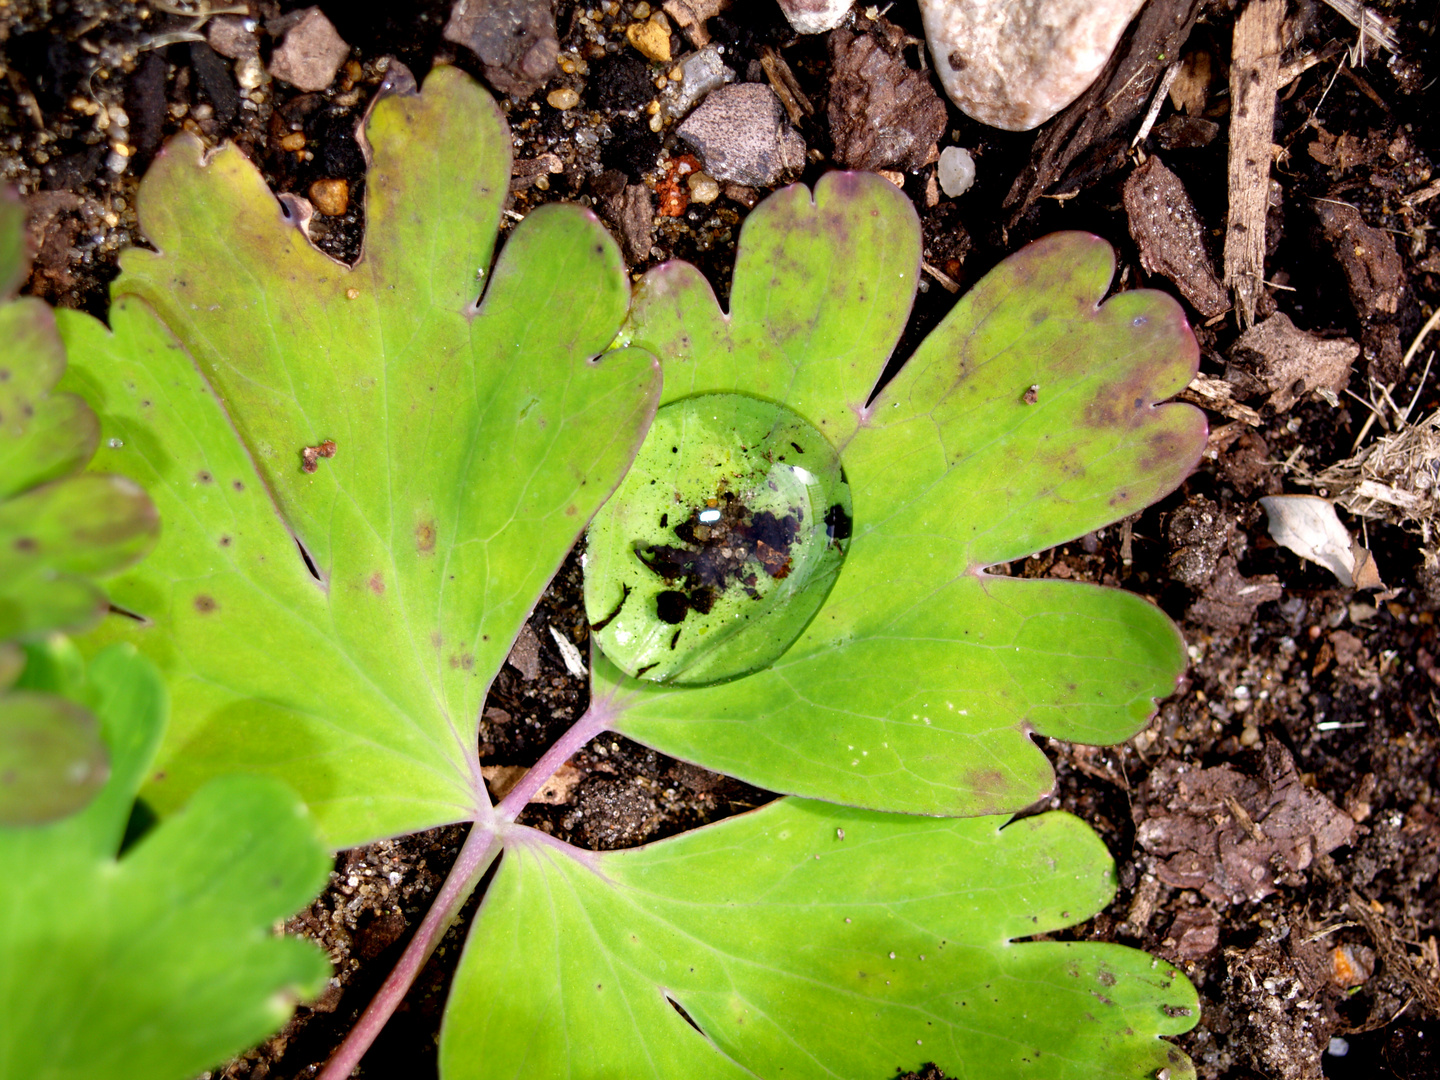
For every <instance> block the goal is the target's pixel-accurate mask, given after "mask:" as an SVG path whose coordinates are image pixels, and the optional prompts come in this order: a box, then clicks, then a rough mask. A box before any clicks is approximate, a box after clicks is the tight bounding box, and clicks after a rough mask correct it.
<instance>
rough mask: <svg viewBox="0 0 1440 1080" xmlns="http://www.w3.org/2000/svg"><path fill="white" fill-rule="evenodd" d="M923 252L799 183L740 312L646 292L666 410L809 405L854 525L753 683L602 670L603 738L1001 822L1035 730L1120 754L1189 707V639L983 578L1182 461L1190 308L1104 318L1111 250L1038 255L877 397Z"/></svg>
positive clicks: (1118, 311) (1172, 471) (1150, 613)
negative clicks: (762, 400) (836, 464)
mask: <svg viewBox="0 0 1440 1080" xmlns="http://www.w3.org/2000/svg"><path fill="white" fill-rule="evenodd" d="M918 253H919V252H918V240H917V238H916V233H915V229H914V217H913V210H912V209H911V208H910V205H909V203H908V201H907V200H906V199H905V198H904V197H903V196H902V195H901V194H900V193H899V192H897V191H895V190H894V189H893V188H891V187H890V186H888V185H887V184H886V182H885V181H883V180H880V179H878V178H874V177H865V176H860V175H849V174H830V175H829V176H826V177H825V178H823V179H822V180H821V181H820V183H819V185H817V187H816V192H815V199H814V203H813V204H812V202H811V201H810V199H809V197H808V193H807V192H806V191H805V190H804V189H803V188H790V189H787V190H786V191H783V192H781V193H779V194H778V195H776V196H774V197H773V198H772V199H770V200H768V201H767V202H766V203H764V204H762V205H761V206H760V207H757V208H756V211H755V213H754V214H752V215H751V217H750V218H749V219H748V220H747V221H746V223H745V228H744V230H743V231H742V233H741V238H740V253H739V255H738V256H737V259H736V270H735V286H734V294H733V295H734V300H733V310H732V312H731V313H730V315H728V316H726V315H724V314H722V313H721V312H720V310H719V308H718V306H717V305H716V303H715V300H714V296H713V294H711V292H710V290H709V288H708V286H706V285H705V284H704V282H703V280H702V279H700V277H699V275H698V273H697V272H696V271H695V270H694V269H693V268H691V267H688V266H685V265H684V264H669V265H666V266H662V267H660V268H658V269H656V270H653V271H651V272H650V273H649V274H647V275H646V278H645V280H644V281H643V282H642V283H641V285H640V286H639V288H638V290H637V294H636V302H635V306H634V309H633V311H632V314H631V322H630V324H629V326H628V327H627V330H626V333H625V338H626V340H629V341H633V342H634V343H636V344H639V345H643V346H644V347H645V348H647V349H649V350H651V351H653V352H655V353H656V354H657V355H659V356H660V357H661V358H662V360H663V361H664V363H665V365H666V373H667V382H666V400H667V401H668V400H673V399H674V398H675V397H677V396H683V395H684V394H688V393H706V394H709V393H717V392H731V393H734V392H744V393H756V394H759V395H760V396H766V397H770V398H772V399H773V400H775V401H777V402H780V403H782V404H784V405H787V406H789V407H790V408H792V409H794V410H795V411H797V412H799V413H800V414H801V415H802V416H804V417H806V418H807V419H808V420H810V421H811V422H812V423H814V424H815V425H816V426H818V427H820V428H821V430H823V431H824V432H825V433H826V435H827V436H828V437H829V438H830V439H831V441H832V443H833V444H834V446H835V448H836V449H837V450H838V451H839V453H840V456H841V461H842V463H843V467H844V469H845V473H846V476H847V477H848V480H849V483H850V490H851V495H852V498H853V505H854V523H853V530H854V533H853V537H852V539H851V546H850V550H849V553H848V555H847V557H846V560H845V564H844V567H843V569H842V570H841V572H840V574H839V578H838V580H837V582H836V584H835V586H834V589H833V590H832V591H831V593H830V595H829V597H828V598H827V599H826V601H825V603H824V606H823V607H822V608H821V609H820V611H819V612H818V613H817V614H816V615H815V617H814V619H813V620H812V621H811V622H810V624H809V626H808V627H807V628H806V630H805V632H804V633H803V634H802V635H801V636H800V638H799V639H798V640H797V641H796V642H795V643H794V644H793V645H792V646H791V647H790V648H789V650H788V651H786V652H785V653H784V655H783V656H781V657H780V658H779V659H778V660H777V661H776V662H775V663H773V664H771V665H770V666H769V667H767V668H765V669H764V670H761V671H757V672H755V673H753V674H751V675H748V676H745V677H743V678H738V679H734V680H732V681H730V682H726V683H723V684H721V685H717V686H710V687H704V688H688V687H686V688H682V687H676V686H665V685H657V684H655V683H652V682H646V681H638V680H635V679H632V678H628V677H627V676H626V675H625V673H624V672H622V671H621V670H620V669H619V668H618V667H617V662H616V661H612V659H607V658H605V657H598V656H597V658H596V660H595V663H594V694H595V697H596V699H597V700H598V701H599V702H600V703H601V707H602V708H603V709H606V710H608V712H609V713H610V714H611V715H610V720H609V723H610V726H611V727H612V728H613V729H614V730H617V731H620V732H622V733H624V734H626V735H629V736H630V737H632V738H635V739H637V740H639V741H641V742H644V743H646V744H647V745H649V746H652V747H654V748H656V749H657V750H660V751H662V752H664V753H667V754H672V755H675V756H677V757H681V758H684V759H686V760H688V761H692V762H696V763H698V764H700V765H703V766H705V767H707V768H710V769H715V770H718V771H721V772H725V773H729V774H731V775H735V776H739V777H741V778H743V779H745V780H748V781H750V782H752V783H755V784H759V785H762V786H764V787H768V788H771V789H772V790H779V791H785V792H791V793H796V794H802V795H807V796H812V797H816V798H824V799H828V800H832V801H836V802H841V803H849V804H853V805H859V806H866V807H871V808H875V809H888V810H899V811H905V812H913V813H926V814H981V813H995V812H1000V811H1005V810H1015V809H1018V808H1020V807H1023V806H1025V805H1027V804H1029V803H1030V802H1032V801H1034V800H1035V799H1036V798H1038V797H1040V796H1041V795H1043V794H1045V793H1047V792H1048V791H1049V789H1050V787H1051V785H1052V782H1053V775H1052V772H1051V769H1050V766H1049V764H1048V762H1047V761H1046V760H1045V758H1044V756H1043V755H1042V754H1041V753H1040V751H1039V750H1038V749H1037V748H1036V747H1035V746H1034V745H1033V743H1032V741H1031V736H1032V734H1034V733H1039V734H1043V735H1051V736H1055V737H1059V738H1067V739H1075V740H1080V741H1085V742H1096V743H1113V742H1119V741H1122V740H1123V739H1126V738H1128V737H1129V736H1131V735H1132V734H1134V732H1135V731H1137V730H1139V729H1140V728H1141V727H1142V726H1143V725H1144V724H1145V723H1146V722H1147V720H1148V719H1149V717H1150V716H1151V715H1152V714H1153V711H1154V701H1155V699H1157V698H1160V697H1164V696H1166V695H1168V694H1169V693H1171V692H1172V690H1173V689H1174V686H1175V682H1176V680H1177V678H1178V677H1179V675H1180V673H1181V671H1182V670H1183V668H1184V652H1183V648H1182V642H1181V640H1180V636H1179V634H1178V632H1177V631H1176V630H1175V628H1174V626H1173V625H1172V624H1171V623H1170V621H1169V620H1168V619H1167V618H1166V617H1165V616H1164V614H1163V613H1161V612H1160V611H1159V610H1158V609H1157V608H1155V607H1153V606H1151V605H1150V604H1148V603H1146V602H1145V601H1143V600H1141V599H1139V598H1138V597H1135V596H1131V595H1127V594H1125V593H1122V592H1118V591H1115V590H1111V589H1101V588H1096V587H1093V586H1090V585H1082V584H1076V583H1069V582H1061V581H1020V580H1015V579H1011V578H1007V577H1002V576H998V575H993V574H990V573H987V572H986V568H987V567H989V566H993V565H994V564H996V563H1003V562H1008V561H1010V560H1012V559H1017V558H1021V557H1022V556H1025V555H1028V554H1030V553H1031V552H1034V551H1037V550H1040V549H1043V548H1045V547H1048V546H1051V545H1054V544H1058V543H1061V542H1063V541H1065V540H1069V539H1072V538H1074V537H1076V536H1079V535H1082V534H1084V533H1086V532H1089V531H1091V530H1093V529H1096V528H1099V527H1102V526H1104V525H1106V524H1108V523H1109V522H1112V521H1114V520H1116V519H1117V518H1119V517H1122V516H1125V515H1127V514H1131V513H1134V512H1136V511H1138V510H1140V509H1141V508H1142V507H1144V506H1146V505H1148V504H1149V503H1150V502H1153V501H1154V500H1155V499H1158V498H1160V497H1161V496H1162V495H1164V494H1165V493H1167V492H1169V491H1170V490H1172V489H1173V488H1174V487H1175V486H1176V485H1177V484H1179V482H1180V480H1181V479H1182V478H1183V477H1184V476H1185V475H1186V473H1187V472H1188V471H1189V470H1190V469H1191V468H1192V467H1193V465H1194V463H1195V461H1196V460H1198V457H1199V453H1200V450H1201V449H1202V448H1203V446H1204V440H1205V424H1204V419H1203V416H1202V414H1201V413H1200V412H1199V411H1198V410H1196V409H1193V408H1191V407H1190V406H1188V405H1165V406H1160V407H1158V408H1157V407H1156V406H1154V405H1153V402H1155V401H1157V400H1161V399H1163V398H1166V397H1168V396H1169V395H1171V394H1174V393H1176V392H1177V391H1179V390H1180V389H1181V388H1183V387H1184V386H1185V385H1186V383H1187V382H1188V381H1189V380H1190V378H1191V376H1192V375H1193V373H1194V371H1195V368H1196V364H1197V362H1198V350H1197V347H1196V345H1195V341H1194V337H1193V336H1192V334H1191V333H1190V330H1189V328H1188V326H1187V325H1186V324H1185V320H1184V317H1183V315H1182V313H1181V310H1180V307H1179V305H1178V304H1177V303H1175V301H1173V300H1171V299H1170V298H1169V297H1167V296H1164V295H1163V294H1160V293H1156V292H1149V291H1140V292H1131V293H1123V294H1120V295H1118V296H1115V297H1113V298H1111V299H1110V300H1109V301H1107V302H1105V303H1104V304H1101V303H1100V300H1101V298H1102V297H1103V296H1104V295H1105V292H1106V290H1107V288H1108V287H1109V284H1110V279H1111V276H1112V273H1113V269H1114V256H1113V253H1112V252H1111V250H1110V248H1109V246H1108V245H1107V244H1105V243H1104V242H1103V241H1101V240H1098V239H1096V238H1095V237H1092V236H1086V235H1083V234H1079V233H1061V234H1058V235H1056V236H1052V237H1048V238H1046V239H1045V240H1041V241H1039V242H1037V243H1035V244H1032V245H1030V246H1029V247H1027V248H1025V249H1024V250H1022V251H1020V252H1019V253H1017V254H1016V255H1014V256H1012V257H1011V258H1009V259H1007V260H1006V261H1005V262H1004V263H1002V264H1001V265H1000V266H998V267H997V268H996V269H995V270H994V271H992V272H991V273H990V274H988V275H987V276H986V277H985V278H984V279H983V280H982V281H980V282H979V283H978V284H977V285H976V286H975V288H974V289H973V290H972V291H971V292H970V293H969V294H968V295H967V296H966V297H965V298H964V299H963V300H961V301H960V303H958V304H957V305H956V307H955V308H954V309H953V310H952V311H951V312H950V314H949V315H948V316H947V317H946V318H945V320H944V321H943V322H942V323H941V325H940V326H939V327H937V328H936V329H935V330H934V331H933V332H932V333H931V334H930V336H929V337H928V338H927V339H926V341H925V342H924V343H923V344H922V345H921V346H920V348H919V349H918V350H917V352H916V354H915V355H914V356H913V357H912V358H911V359H910V361H909V362H908V364H906V365H905V367H904V368H902V369H901V371H900V372H899V374H898V375H897V376H896V377H895V378H894V379H893V380H892V381H891V382H890V383H889V384H888V385H887V386H886V387H885V389H884V390H883V391H882V392H881V393H880V394H879V395H878V396H877V397H876V398H875V399H874V400H873V401H868V403H867V400H868V398H869V394H870V389H869V388H870V386H871V385H873V382H874V380H875V379H877V378H878V376H879V374H880V371H881V370H882V368H883V367H884V365H885V362H886V358H887V357H888V355H889V353H890V350H891V348H892V347H893V344H894V342H895V341H896V340H897V338H898V335H899V331H900V328H901V326H902V324H903V320H904V315H905V311H906V310H907V308H908V304H909V300H910V297H911V295H912V293H913V289H914V282H915V274H914V270H913V268H914V266H915V264H916V262H917V261H918ZM842 276H843V279H844V281H846V282H848V285H847V287H846V289H845V291H844V292H843V294H840V293H837V284H836V279H837V278H841V277H842ZM676 371H678V373H679V375H678V378H675V377H672V375H671V373H672V372H676ZM642 453H643V451H642ZM659 482H660V483H662V484H668V485H669V486H673V487H677V488H678V487H679V486H680V483H681V482H680V481H679V480H674V479H663V480H661V481H659ZM691 483H692V484H693V481H692V482H691ZM685 513H686V511H684V510H682V512H681V514H680V515H679V517H680V518H681V519H683V518H684V515H685ZM650 542H651V543H653V542H654V541H653V540H652V541H650ZM595 613H596V612H595V609H594V608H592V610H591V614H592V617H593V616H594V614H595ZM600 640H601V643H602V645H603V644H604V638H603V637H602V638H601V639H600ZM625 662H626V658H624V657H621V658H620V659H619V660H618V663H620V664H624V663H625Z"/></svg>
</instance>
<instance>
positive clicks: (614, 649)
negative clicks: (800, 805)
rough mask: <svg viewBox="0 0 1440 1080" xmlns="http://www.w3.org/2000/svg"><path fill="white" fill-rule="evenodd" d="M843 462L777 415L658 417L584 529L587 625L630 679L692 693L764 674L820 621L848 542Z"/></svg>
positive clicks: (708, 401) (764, 410)
mask: <svg viewBox="0 0 1440 1080" xmlns="http://www.w3.org/2000/svg"><path fill="white" fill-rule="evenodd" d="M850 514H851V504H850V488H849V485H848V484H847V483H846V482H845V475H844V471H843V470H842V469H841V466H840V458H839V455H838V454H836V452H835V449H834V448H833V447H832V446H831V445H830V443H829V442H828V441H827V440H826V438H825V436H823V435H822V434H820V432H819V431H817V430H816V429H815V428H814V427H813V426H812V425H811V424H810V423H809V422H808V421H806V420H805V419H804V418H803V417H801V416H799V415H798V414H797V413H795V412H793V411H792V410H790V409H788V408H785V407H784V406H782V405H777V404H775V403H774V402H770V401H763V400H761V399H759V398H752V397H747V396H745V395H742V394H705V395H701V396H698V397H692V398H685V399H683V400H681V401H676V402H673V403H671V404H669V405H666V406H665V407H664V408H662V409H661V410H660V411H659V413H658V414H657V415H656V417H655V423H654V424H653V425H652V426H651V428H650V433H649V435H647V436H646V439H645V443H644V445H643V446H642V447H641V448H640V453H639V455H638V456H637V457H636V459H635V464H634V466H633V467H632V468H631V470H630V472H629V473H628V474H627V475H626V477H625V481H624V482H623V483H622V484H621V486H620V489H619V490H618V491H617V492H616V493H615V495H614V497H612V498H611V500H610V501H609V502H608V503H606V505H605V507H604V508H603V509H602V510H601V511H600V514H599V516H597V517H596V519H595V522H594V524H592V525H591V526H590V534H589V548H588V556H587V560H586V570H585V611H586V615H587V617H588V618H589V620H590V624H591V629H592V631H593V633H594V635H595V640H596V641H597V643H598V644H599V646H600V648H601V649H602V650H604V652H605V655H606V656H608V657H609V658H610V659H611V660H612V661H614V663H615V664H616V665H617V666H619V667H620V668H621V669H623V670H624V671H625V672H626V673H627V674H630V675H632V676H635V677H638V678H645V679H654V680H658V681H666V682H673V683H677V684H680V685H686V686H693V685H703V684H707V683H714V682H720V681H722V680H724V679H729V678H734V677H735V676H737V675H743V674H745V673H747V672H750V671H755V670H757V669H759V668H762V667H766V666H767V665H769V664H771V663H773V662H774V661H775V660H776V659H778V658H779V657H780V655H781V654H782V653H784V652H785V650H786V649H788V648H789V647H790V646H791V644H793V643H794V641H795V639H796V638H797V637H799V636H800V633H801V631H803V630H804V629H805V626H806V624H807V623H808V622H809V621H810V619H811V618H812V617H813V616H814V614H815V612H816V611H817V610H819V608H820V605H821V604H822V603H823V602H824V600H825V597H826V595H827V594H828V593H829V592H830V587H831V586H832V585H833V584H834V582H835V577H836V575H837V574H838V573H839V572H840V565H841V563H842V562H843V561H844V559H845V551H846V549H847V548H848V547H849V541H850V521H851V518H850Z"/></svg>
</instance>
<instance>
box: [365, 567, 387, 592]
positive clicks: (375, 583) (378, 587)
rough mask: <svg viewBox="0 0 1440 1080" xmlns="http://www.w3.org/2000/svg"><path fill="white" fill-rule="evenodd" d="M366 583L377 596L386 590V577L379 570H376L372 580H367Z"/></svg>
mask: <svg viewBox="0 0 1440 1080" xmlns="http://www.w3.org/2000/svg"><path fill="white" fill-rule="evenodd" d="M365 584H366V585H367V586H368V587H369V589H370V591H371V592H373V593H374V594H375V595H376V596H381V595H383V594H384V592H385V578H384V577H383V576H382V575H381V573H380V571H379V570H376V571H375V573H373V574H371V575H370V580H369V581H367V582H366V583H365Z"/></svg>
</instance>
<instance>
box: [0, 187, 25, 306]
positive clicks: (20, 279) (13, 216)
mask: <svg viewBox="0 0 1440 1080" xmlns="http://www.w3.org/2000/svg"><path fill="white" fill-rule="evenodd" d="M29 273H30V244H29V237H28V236H27V235H26V233H25V200H23V199H22V198H20V193H19V192H17V191H15V190H14V189H13V188H5V189H4V190H0V296H13V295H14V293H15V290H16V289H18V288H20V286H21V285H22V284H24V282H25V277H26V275H27V274H29Z"/></svg>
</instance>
